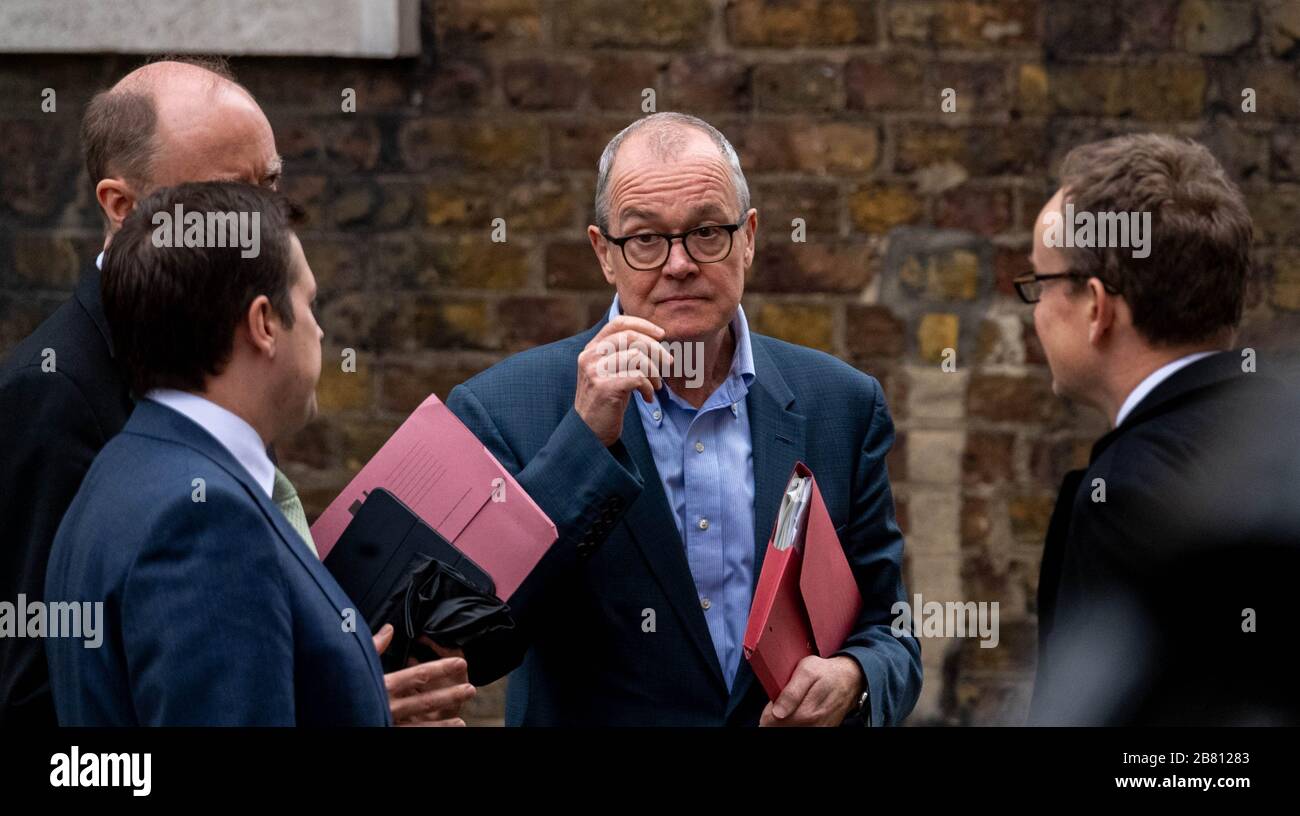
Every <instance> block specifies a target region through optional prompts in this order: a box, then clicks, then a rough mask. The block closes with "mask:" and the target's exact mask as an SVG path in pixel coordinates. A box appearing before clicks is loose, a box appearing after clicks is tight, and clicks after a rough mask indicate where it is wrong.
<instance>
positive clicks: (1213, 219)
mask: <svg viewBox="0 0 1300 816" xmlns="http://www.w3.org/2000/svg"><path fill="white" fill-rule="evenodd" d="M1061 187H1062V188H1064V190H1065V196H1064V199H1065V202H1070V203H1073V205H1074V210H1075V212H1076V213H1079V212H1089V213H1101V212H1110V213H1146V212H1149V213H1151V235H1150V242H1151V243H1150V255H1148V256H1147V257H1145V258H1135V257H1133V253H1132V251H1131V250H1129V249H1124V248H1118V247H1100V248H1078V247H1076V248H1070V249H1067V250H1065V251H1066V252H1068V253H1071V256H1072V257H1071V262H1072V265H1073V266H1074V268H1076V269H1077V270H1078V271H1080V272H1082V273H1084V274H1087V275H1091V276H1096V277H1098V278H1100V279H1101V280H1102V281H1104V282H1105V283H1107V284H1110V285H1111V286H1113V287H1115V288H1117V289H1118V290H1119V291H1120V293H1121V294H1122V295H1123V297H1124V300H1125V301H1126V302H1127V303H1128V306H1129V309H1130V310H1131V311H1132V313H1133V325H1134V327H1135V328H1136V329H1137V330H1138V332H1140V333H1141V334H1142V336H1143V337H1144V338H1145V339H1146V340H1147V341H1148V342H1150V343H1152V344H1153V345H1158V346H1160V345H1163V346H1171V345H1181V344H1187V343H1196V342H1201V341H1204V340H1207V339H1210V338H1212V337H1214V336H1216V335H1218V334H1220V333H1222V332H1223V331H1225V330H1230V329H1232V328H1235V327H1236V325H1237V324H1238V323H1239V322H1240V320H1241V312H1242V305H1243V303H1244V300H1245V290H1246V276H1247V274H1248V272H1249V270H1250V243H1251V221H1250V212H1249V211H1248V210H1247V209H1246V203H1245V201H1244V199H1243V198H1242V195H1241V191H1240V190H1238V189H1237V186H1236V185H1235V184H1233V183H1232V182H1231V181H1230V180H1229V179H1228V177H1227V174H1226V173H1225V172H1224V170H1223V167H1222V166H1221V165H1220V164H1219V162H1218V161H1217V160H1215V158H1214V156H1213V155H1212V154H1211V153H1210V151H1209V150H1207V149H1206V148H1205V147H1204V146H1202V145H1200V144H1197V143H1196V142H1193V141H1191V140H1190V139H1180V138H1175V137H1173V136H1166V135H1162V134H1156V133H1141V134H1132V135H1127V136H1117V137H1114V138H1111V139H1105V140H1102V141H1099V142H1093V143H1091V144H1086V145H1082V146H1080V147H1076V148H1074V149H1073V150H1071V151H1070V153H1069V154H1068V155H1067V156H1066V157H1065V161H1064V163H1063V164H1062V166H1061Z"/></svg>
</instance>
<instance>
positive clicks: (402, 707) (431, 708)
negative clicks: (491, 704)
mask: <svg viewBox="0 0 1300 816" xmlns="http://www.w3.org/2000/svg"><path fill="white" fill-rule="evenodd" d="M477 693H478V692H477V689H475V688H474V687H473V686H471V685H469V684H468V683H465V684H462V685H456V686H452V687H450V688H436V689H433V690H432V691H426V692H422V693H420V694H413V695H411V696H409V697H394V696H393V695H391V694H390V695H389V698H388V705H389V707H390V708H391V709H392V711H393V721H394V722H398V721H405V720H410V719H421V718H427V717H429V715H436V717H435V718H436V719H445V718H447V717H454V716H455V715H457V714H459V713H460V709H461V706H463V705H465V704H466V703H468V702H469V701H470V700H472V699H474V695H475V694H477Z"/></svg>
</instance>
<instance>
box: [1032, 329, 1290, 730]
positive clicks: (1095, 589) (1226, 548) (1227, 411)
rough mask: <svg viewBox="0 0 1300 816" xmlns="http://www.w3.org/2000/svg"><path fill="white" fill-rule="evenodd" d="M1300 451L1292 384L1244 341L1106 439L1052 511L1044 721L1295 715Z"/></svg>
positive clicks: (1043, 632)
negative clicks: (1253, 358) (1250, 624)
mask: <svg viewBox="0 0 1300 816" xmlns="http://www.w3.org/2000/svg"><path fill="white" fill-rule="evenodd" d="M1298 454H1300V411H1297V409H1296V403H1295V399H1294V395H1293V394H1292V393H1291V392H1290V391H1289V390H1288V389H1287V388H1285V387H1284V386H1283V385H1282V384H1281V383H1280V382H1279V381H1278V380H1276V379H1274V378H1272V377H1269V376H1267V375H1265V374H1263V373H1246V372H1243V371H1242V356H1241V355H1240V354H1239V353H1237V352H1231V351H1229V352H1222V353H1219V354H1215V355H1213V356H1211V357H1207V358H1205V359H1202V360H1198V361H1197V362H1195V363H1192V364H1191V365H1189V366H1187V367H1185V368H1183V369H1181V370H1179V371H1178V372H1176V373H1175V374H1174V375H1173V376H1171V377H1169V378H1168V379H1167V380H1165V381H1164V382H1162V383H1161V384H1160V385H1158V386H1157V387H1156V388H1155V389H1154V390H1153V391H1152V392H1151V393H1150V394H1148V395H1147V396H1146V398H1144V399H1143V400H1142V401H1141V402H1140V403H1139V404H1138V405H1137V407H1136V408H1135V409H1134V410H1133V411H1132V413H1131V414H1130V415H1129V416H1127V417H1126V418H1125V419H1124V422H1123V423H1122V424H1121V425H1120V426H1119V427H1118V428H1115V429H1113V430H1112V431H1111V432H1109V433H1107V434H1106V435H1105V436H1103V437H1102V438H1101V439H1100V440H1098V442H1097V443H1096V445H1095V446H1094V447H1093V450H1092V457H1091V461H1090V463H1089V465H1088V468H1087V469H1086V471H1074V472H1072V473H1070V474H1068V475H1067V476H1066V478H1065V482H1064V484H1063V485H1062V489H1061V494H1060V496H1059V498H1058V500H1057V504H1056V508H1055V511H1054V513H1053V515H1052V519H1051V522H1050V524H1049V529H1048V536H1047V542H1046V545H1045V548H1044V552H1043V564H1042V572H1041V577H1040V578H1039V588H1038V615H1039V660H1038V673H1037V678H1036V682H1035V689H1034V698H1033V702H1032V704H1031V708H1030V722H1031V723H1033V724H1147V723H1149V724H1162V723H1164V724H1191V723H1244V722H1279V721H1294V717H1295V716H1296V711H1297V707H1296V702H1295V699H1296V695H1295V693H1294V689H1293V688H1292V687H1291V686H1292V685H1293V684H1292V683H1291V681H1290V680H1289V678H1290V672H1289V670H1287V669H1286V667H1285V663H1286V662H1287V661H1288V660H1289V659H1290V655H1291V654H1293V652H1294V648H1295V645H1296V640H1297V638H1295V637H1294V636H1292V635H1290V634H1288V632H1290V631H1292V621H1294V613H1292V612H1289V611H1288V608H1287V603H1288V602H1287V599H1288V598H1289V597H1290V596H1292V595H1293V594H1294V591H1295V590H1294V585H1295V581H1296V576H1297V575H1300V569H1298V568H1300V501H1298V500H1297V497H1300V465H1298V463H1300V455H1298ZM1103 491H1104V493H1103ZM1103 497H1104V501H1102V500H1100V499H1102V498H1103ZM1247 610H1253V613H1254V615H1255V616H1256V619H1257V627H1256V630H1255V631H1244V628H1246V627H1244V623H1245V622H1246V617H1247Z"/></svg>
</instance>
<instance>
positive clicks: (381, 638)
mask: <svg viewBox="0 0 1300 816" xmlns="http://www.w3.org/2000/svg"><path fill="white" fill-rule="evenodd" d="M392 642H393V625H392V624H391V623H385V624H384V625H383V626H382V627H380V629H379V634H377V635H375V651H376V652H378V653H379V654H383V653H384V650H385V649H387V648H388V644H390V643H392Z"/></svg>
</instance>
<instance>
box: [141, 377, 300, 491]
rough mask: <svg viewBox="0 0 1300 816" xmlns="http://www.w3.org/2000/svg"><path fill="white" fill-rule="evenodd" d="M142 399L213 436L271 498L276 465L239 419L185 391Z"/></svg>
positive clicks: (155, 393)
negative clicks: (163, 408) (188, 420)
mask: <svg viewBox="0 0 1300 816" xmlns="http://www.w3.org/2000/svg"><path fill="white" fill-rule="evenodd" d="M144 398H145V399H149V400H153V401H154V402H157V403H160V404H162V405H165V406H167V407H168V408H170V409H172V410H173V411H175V412H177V413H178V414H181V415H182V416H184V417H186V418H188V419H190V420H192V421H193V422H194V423H195V424H196V425H198V426H199V427H200V428H202V429H203V430H205V431H207V432H208V433H210V434H212V436H213V437H215V438H216V440H217V441H218V442H220V443H221V446H222V447H224V448H225V449H226V450H227V451H229V452H230V455H231V456H233V457H235V461H236V462H239V464H241V465H243V467H244V470H246V471H248V475H250V476H252V477H253V481H255V482H257V484H258V486H259V487H261V488H262V489H263V490H265V491H266V495H267V497H268V498H269V497H270V496H271V491H272V490H273V489H274V487H275V465H273V464H271V457H269V456H267V455H266V443H265V442H263V441H262V437H261V436H260V435H259V434H258V433H257V431H255V430H253V426H252V425H249V424H248V423H247V422H245V421H244V420H243V418H242V417H240V416H239V415H238V414H235V413H234V412H232V411H229V410H227V409H225V408H222V407H221V406H220V405H217V404H216V403H215V402H213V401H212V400H209V399H205V398H204V397H200V396H199V395H198V394H191V393H189V392H188V391H177V390H175V389H172V388H155V389H153V390H151V391H150V392H149V393H147V394H145V395H144Z"/></svg>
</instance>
